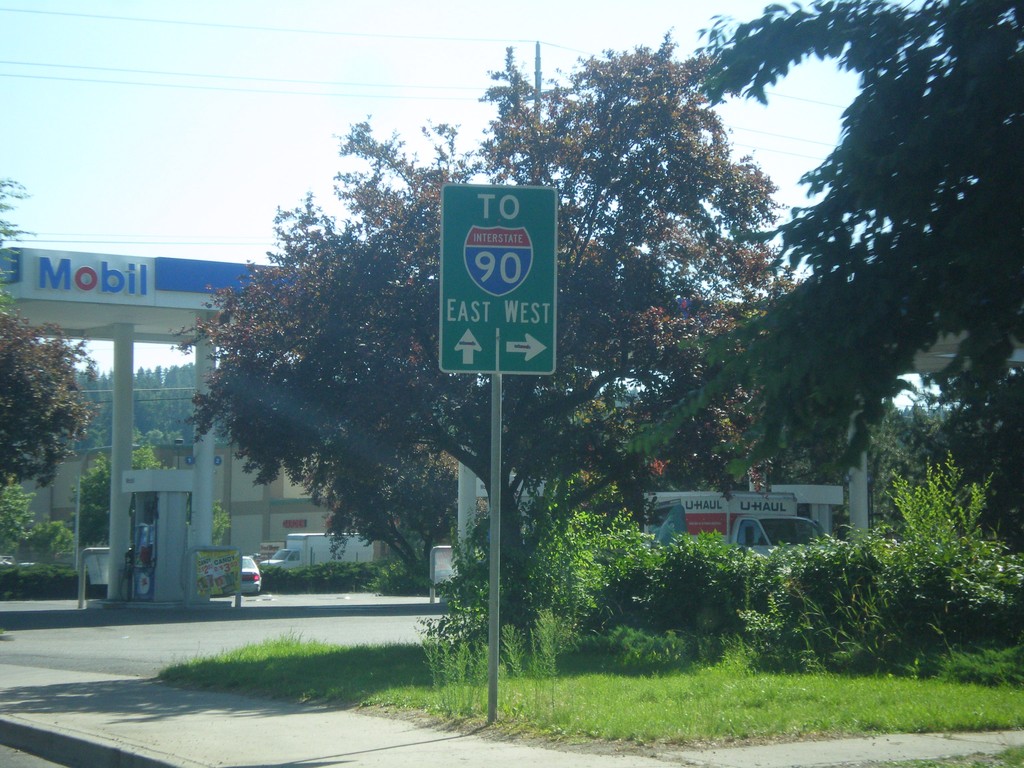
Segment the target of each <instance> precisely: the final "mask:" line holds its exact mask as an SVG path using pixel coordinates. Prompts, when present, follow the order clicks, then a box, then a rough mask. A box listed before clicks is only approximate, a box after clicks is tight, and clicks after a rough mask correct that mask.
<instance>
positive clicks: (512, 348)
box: [505, 334, 547, 360]
mask: <svg viewBox="0 0 1024 768" xmlns="http://www.w3.org/2000/svg"><path fill="white" fill-rule="evenodd" d="M545 349H547V346H546V345H545V344H543V343H541V342H540V341H538V340H537V339H535V338H533V336H531V335H530V334H526V339H525V340H524V341H510V342H507V343H506V344H505V351H506V352H512V353H518V354H523V355H526V357H525V358H523V359H524V360H532V359H533V358H535V357H536V356H537V355H539V354H540V353H541V352H543V351H544V350H545Z"/></svg>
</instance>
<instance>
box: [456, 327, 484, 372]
mask: <svg viewBox="0 0 1024 768" xmlns="http://www.w3.org/2000/svg"><path fill="white" fill-rule="evenodd" d="M455 349H456V350H460V349H461V350H462V364H463V365H472V364H473V355H475V354H476V353H477V352H479V351H480V350H481V349H483V347H481V346H480V342H479V341H477V340H476V336H474V335H473V332H472V331H471V330H469V329H468V328H467V329H466V332H465V333H464V334H462V338H461V339H459V343H458V344H456V345H455Z"/></svg>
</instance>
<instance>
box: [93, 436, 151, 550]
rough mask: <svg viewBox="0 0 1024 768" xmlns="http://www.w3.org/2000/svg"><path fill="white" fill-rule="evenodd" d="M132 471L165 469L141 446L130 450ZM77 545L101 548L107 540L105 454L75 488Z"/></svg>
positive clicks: (107, 495)
mask: <svg viewBox="0 0 1024 768" xmlns="http://www.w3.org/2000/svg"><path fill="white" fill-rule="evenodd" d="M132 469H164V466H163V464H161V463H160V460H159V459H158V458H157V457H156V454H155V453H154V452H153V447H152V446H150V445H143V446H140V447H138V448H136V449H135V450H134V451H132ZM78 494H79V498H78V504H79V507H78V545H79V546H80V547H96V546H103V545H105V544H106V543H107V541H108V539H109V537H110V459H109V458H108V457H107V455H106V454H103V453H101V454H99V455H98V456H96V461H95V463H94V464H93V465H92V467H90V468H89V469H88V470H87V471H86V472H85V473H84V474H83V475H82V477H81V481H80V484H79V489H78Z"/></svg>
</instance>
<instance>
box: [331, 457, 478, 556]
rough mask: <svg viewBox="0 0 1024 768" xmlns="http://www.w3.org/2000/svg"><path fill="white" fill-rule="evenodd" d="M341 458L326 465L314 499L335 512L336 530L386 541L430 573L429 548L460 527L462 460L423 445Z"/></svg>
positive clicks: (447, 537) (396, 551)
mask: <svg viewBox="0 0 1024 768" xmlns="http://www.w3.org/2000/svg"><path fill="white" fill-rule="evenodd" d="M338 458H339V461H336V462H332V463H329V464H328V463H323V464H321V465H320V467H318V471H319V472H320V473H321V474H320V475H319V476H318V477H316V478H314V479H313V482H312V487H313V489H314V496H313V500H314V501H315V502H316V503H318V504H324V505H325V506H327V507H329V508H330V509H331V510H332V513H331V517H330V522H329V527H330V528H331V530H333V531H335V532H338V533H342V532H346V531H357V532H358V533H360V534H361V535H362V536H363V537H364V538H365V539H367V540H368V541H383V542H385V543H386V544H388V545H389V546H390V547H391V552H392V553H393V554H395V555H396V556H397V557H399V558H400V559H401V560H402V562H404V563H405V564H406V565H407V566H409V567H410V568H413V569H415V568H419V569H420V572H421V573H426V572H427V571H426V568H427V563H428V562H429V557H430V550H431V549H432V548H433V547H434V546H436V545H437V544H440V543H442V542H444V541H448V540H449V537H450V535H451V531H452V528H453V527H454V525H455V510H456V505H457V501H458V499H457V495H458V494H457V491H458V465H457V463H456V462H455V461H454V460H452V459H451V458H450V457H444V456H437V455H431V454H429V453H427V452H426V451H424V450H422V449H420V450H414V451H412V452H410V453H408V454H402V455H394V456H391V457H383V456H381V455H380V454H377V455H376V456H374V457H373V458H372V459H370V460H367V458H366V457H365V456H360V455H348V456H344V457H338Z"/></svg>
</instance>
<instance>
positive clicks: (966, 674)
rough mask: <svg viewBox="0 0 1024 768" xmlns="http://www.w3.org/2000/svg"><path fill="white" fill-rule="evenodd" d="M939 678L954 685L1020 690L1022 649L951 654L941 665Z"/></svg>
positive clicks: (1023, 673) (1023, 674)
mask: <svg viewBox="0 0 1024 768" xmlns="http://www.w3.org/2000/svg"><path fill="white" fill-rule="evenodd" d="M939 677H941V678H942V679H944V680H948V681H950V682H955V683H978V684H980V685H1017V686H1024V645H1016V646H1013V647H1012V648H999V649H993V648H986V649H983V650H979V651H975V652H955V653H952V654H950V655H949V657H948V658H946V659H945V660H944V661H943V662H942V665H941V669H940V671H939Z"/></svg>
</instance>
